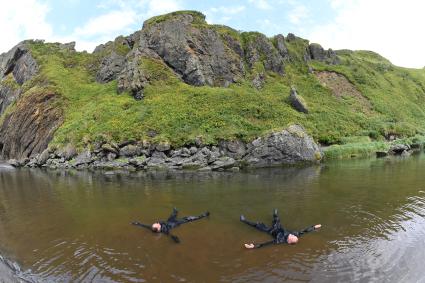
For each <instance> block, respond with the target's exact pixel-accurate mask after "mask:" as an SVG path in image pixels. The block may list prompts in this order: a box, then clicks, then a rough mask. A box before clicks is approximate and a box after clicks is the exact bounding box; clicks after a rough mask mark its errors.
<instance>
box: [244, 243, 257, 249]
mask: <svg viewBox="0 0 425 283" xmlns="http://www.w3.org/2000/svg"><path fill="white" fill-rule="evenodd" d="M245 248H247V249H253V248H255V245H254V244H253V243H251V244H245Z"/></svg>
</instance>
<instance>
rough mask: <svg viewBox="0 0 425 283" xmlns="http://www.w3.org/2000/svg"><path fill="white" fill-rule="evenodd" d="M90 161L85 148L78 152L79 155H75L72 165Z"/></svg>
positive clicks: (89, 155)
mask: <svg viewBox="0 0 425 283" xmlns="http://www.w3.org/2000/svg"><path fill="white" fill-rule="evenodd" d="M92 161H93V160H92V158H91V153H90V151H88V150H86V151H83V152H82V153H80V154H79V155H77V157H75V160H74V162H73V163H72V165H74V166H79V165H84V164H90V163H91V162H92Z"/></svg>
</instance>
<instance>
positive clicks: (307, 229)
mask: <svg viewBox="0 0 425 283" xmlns="http://www.w3.org/2000/svg"><path fill="white" fill-rule="evenodd" d="M320 227H322V225H321V224H317V225H313V226H310V227H307V228H305V229H303V230H301V231H299V232H298V235H299V236H301V235H303V234H305V233H309V232H313V231H315V230H318V229H320Z"/></svg>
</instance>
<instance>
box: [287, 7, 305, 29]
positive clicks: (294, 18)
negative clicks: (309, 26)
mask: <svg viewBox="0 0 425 283" xmlns="http://www.w3.org/2000/svg"><path fill="white" fill-rule="evenodd" d="M308 16H309V10H308V9H307V7H306V6H304V5H296V6H295V7H294V8H293V9H292V10H291V11H290V12H289V21H290V22H291V23H292V24H294V25H299V24H300V23H301V22H302V21H303V20H304V19H306V18H307V17H308Z"/></svg>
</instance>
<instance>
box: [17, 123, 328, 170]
mask: <svg viewBox="0 0 425 283" xmlns="http://www.w3.org/2000/svg"><path fill="white" fill-rule="evenodd" d="M321 158H322V153H321V151H320V149H319V147H318V145H317V144H316V143H315V142H314V141H313V139H312V138H311V137H310V136H308V135H307V133H306V132H305V130H304V129H303V128H302V127H301V126H298V125H293V126H290V127H289V128H288V129H286V130H283V131H281V132H275V133H272V134H270V135H268V136H266V137H261V138H257V139H255V140H254V141H252V142H250V143H244V142H242V141H240V140H235V141H222V142H220V143H219V145H217V146H210V145H201V144H198V145H191V146H186V147H181V148H176V149H172V148H171V147H170V145H168V144H157V145H152V144H147V143H144V144H143V143H136V142H125V143H122V144H118V145H117V144H107V143H104V144H98V145H96V146H95V148H93V149H92V150H85V151H83V152H81V153H77V151H76V150H75V148H73V147H72V146H67V147H66V148H63V149H46V150H45V151H43V152H42V153H41V154H39V155H37V156H35V157H34V158H31V159H28V158H26V159H23V160H19V161H18V160H10V161H9V163H10V164H12V165H13V166H16V167H19V166H26V167H47V168H52V169H57V168H63V169H67V168H76V169H88V168H92V169H106V170H110V169H120V168H121V169H126V170H150V169H173V170H184V169H188V170H200V171H210V170H214V171H222V170H232V171H237V170H239V169H240V168H243V167H256V168H258V167H272V166H280V165H289V164H297V163H313V162H318V161H320V160H321Z"/></svg>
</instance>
